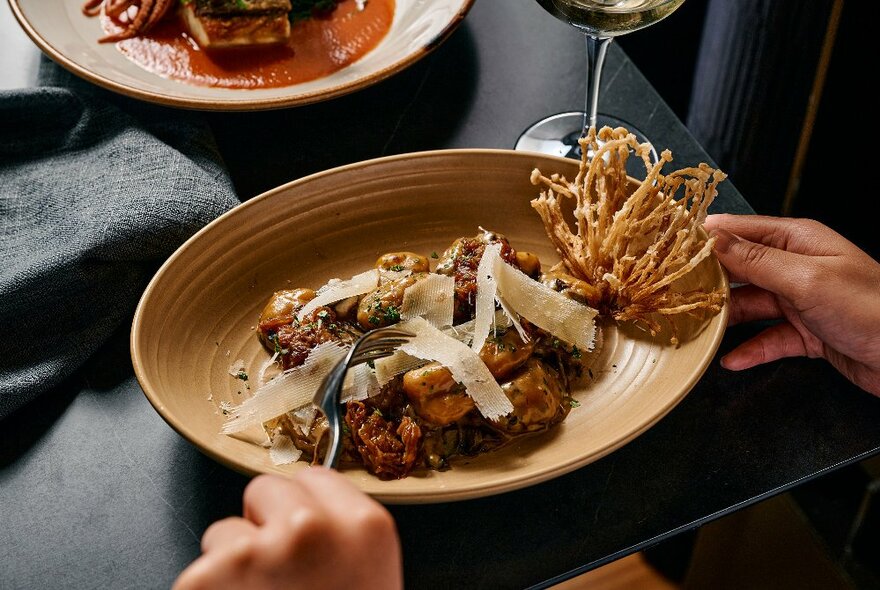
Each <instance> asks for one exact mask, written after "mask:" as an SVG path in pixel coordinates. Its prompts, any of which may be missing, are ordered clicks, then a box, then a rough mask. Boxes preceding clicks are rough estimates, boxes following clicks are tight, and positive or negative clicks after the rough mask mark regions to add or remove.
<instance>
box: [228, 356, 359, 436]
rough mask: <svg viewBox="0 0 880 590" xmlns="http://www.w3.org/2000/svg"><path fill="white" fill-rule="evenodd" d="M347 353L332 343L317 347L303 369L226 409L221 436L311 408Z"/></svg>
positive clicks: (269, 383)
mask: <svg viewBox="0 0 880 590" xmlns="http://www.w3.org/2000/svg"><path fill="white" fill-rule="evenodd" d="M347 352H348V349H347V348H343V347H341V346H338V345H337V344H336V343H334V342H324V343H322V344H319V345H318V346H316V347H315V348H314V349H313V350H312V352H311V353H310V354H309V356H308V358H306V362H305V363H303V364H302V365H300V366H298V367H295V368H293V369H290V370H289V371H285V372H283V373H281V374H280V375H278V376H277V377H275V378H273V379H272V380H270V381H269V382H268V383H266V384H265V385H264V386H262V387H260V388H259V389H257V390H256V391H255V392H254V396H253V397H252V398H250V399H248V400H245V402H244V403H242V404H241V405H239V406H235V407H233V408H230V409H229V416H228V418H227V420H226V423H225V424H223V428H222V429H221V432H222V433H223V434H230V433H233V432H241V431H242V430H245V429H246V428H248V427H250V426H255V425H260V424H262V423H263V422H266V421H267V420H271V419H272V418H276V417H278V416H280V415H281V414H284V413H285V412H289V411H291V410H295V409H297V408H299V407H301V406H304V405H306V404H310V403H311V402H312V399H313V398H314V396H315V392H316V391H318V387H319V386H320V385H321V381H322V380H323V379H324V377H325V376H326V375H327V373H329V372H330V370H331V369H332V368H333V366H334V365H335V364H336V363H338V362H339V361H340V360H341V359H342V358H343V357H344V356H345V355H346V353H347Z"/></svg>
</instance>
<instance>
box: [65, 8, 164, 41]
mask: <svg viewBox="0 0 880 590" xmlns="http://www.w3.org/2000/svg"><path fill="white" fill-rule="evenodd" d="M174 3H175V0H86V2H85V4H83V6H82V11H83V14H85V15H86V16H98V15H99V14H100V13H101V8H102V7H103V9H104V14H105V15H107V16H108V17H109V18H110V19H112V20H113V22H114V23H116V24H118V25H119V26H121V27H122V30H121V31H119V32H118V33H112V34H110V35H106V36H104V37H102V38H101V39H99V40H98V41H99V42H100V43H115V42H116V41H123V40H125V39H131V38H132V37H136V36H138V35H141V34H143V33H146V32H147V31H148V30H150V29H151V28H152V27H153V25H155V24H156V23H158V22H159V21H160V20H162V17H164V16H165V15H166V14H167V13H168V10H169V9H170V8H171V7H172V6H174Z"/></svg>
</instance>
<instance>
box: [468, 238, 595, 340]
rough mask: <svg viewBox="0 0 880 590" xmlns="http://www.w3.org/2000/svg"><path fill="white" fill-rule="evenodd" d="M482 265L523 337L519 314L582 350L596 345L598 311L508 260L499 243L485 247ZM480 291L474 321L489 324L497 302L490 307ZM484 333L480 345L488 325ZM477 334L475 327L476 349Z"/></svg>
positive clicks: (497, 298) (484, 324)
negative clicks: (537, 279)
mask: <svg viewBox="0 0 880 590" xmlns="http://www.w3.org/2000/svg"><path fill="white" fill-rule="evenodd" d="M479 269H481V271H482V272H483V273H484V274H486V273H488V274H491V275H492V277H493V278H494V282H495V286H496V291H495V293H494V298H495V299H496V300H497V301H498V302H499V303H500V304H501V307H502V309H504V310H505V312H506V313H507V315H508V316H509V317H510V319H511V320H512V321H513V324H514V327H516V328H517V331H519V332H520V337H522V336H523V334H524V332H523V330H522V326H520V325H519V322H518V321H517V320H518V317H517V316H521V317H523V318H525V319H527V320H528V321H530V322H531V323H533V324H535V325H536V326H538V327H539V328H541V329H542V330H544V331H546V332H549V333H550V334H553V336H555V337H556V338H559V339H560V340H563V341H565V342H567V343H568V344H573V345H575V346H577V347H578V348H580V349H581V350H592V349H593V342H594V340H595V336H596V323H595V318H596V315H598V313H599V312H598V311H596V310H595V309H593V308H592V307H589V306H587V305H584V304H582V303H578V302H577V301H574V300H573V299H569V298H568V297H566V296H565V295H562V294H561V293H558V292H556V291H554V290H553V289H551V288H550V287H548V286H546V285H544V284H543V283H539V282H538V281H535V280H533V279H531V278H529V276H528V275H526V274H525V273H523V272H521V271H520V270H518V269H516V268H514V267H512V266H510V265H509V264H507V263H505V262H504V259H502V258H501V248H500V246H496V245H492V246H487V247H486V249H485V251H484V252H483V258H482V259H481V260H480V266H479ZM480 278H481V277H480ZM478 280H479V278H478ZM487 284H488V285H491V281H487ZM481 295H482V294H481V293H478V294H477V310H476V313H477V315H476V318H475V322H476V325H477V326H488V320H487V318H488V317H489V314H490V313H494V311H495V310H494V304H493V305H492V307H491V308H490V307H489V303H486V300H487V298H486V297H484V299H483V302H482V306H481V305H480V296H481ZM484 329H485V328H484ZM485 334H486V336H484V337H483V342H481V343H480V348H482V345H483V343H485V338H486V337H487V336H488V329H485ZM478 336H480V333H478V332H477V331H476V329H475V330H474V344H473V348H474V349H475V350H479V348H477V337H478Z"/></svg>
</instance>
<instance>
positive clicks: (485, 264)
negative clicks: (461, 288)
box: [471, 244, 501, 352]
mask: <svg viewBox="0 0 880 590" xmlns="http://www.w3.org/2000/svg"><path fill="white" fill-rule="evenodd" d="M490 251H491V254H490ZM500 256H501V244H490V245H488V246H486V249H485V250H483V257H482V258H480V264H479V265H477V299H476V302H475V303H474V309H475V310H476V313H475V314H474V341H473V343H472V344H471V348H473V349H474V350H476V351H477V352H479V351H480V349H482V348H483V345H484V344H485V343H486V339H487V338H488V337H489V330H490V329H491V328H492V324H493V323H494V321H495V294H496V292H497V291H498V282H497V281H496V280H495V258H496V257H500Z"/></svg>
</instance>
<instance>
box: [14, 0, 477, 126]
mask: <svg viewBox="0 0 880 590" xmlns="http://www.w3.org/2000/svg"><path fill="white" fill-rule="evenodd" d="M19 2H20V0H8V3H9V7H10V8H11V10H12V14H13V15H15V19H16V20H17V21H18V24H19V25H20V26H21V28H22V29H23V30H24V32H25V33H26V34H27V36H28V37H30V39H31V41H33V42H34V43H35V44H36V45H37V47H39V48H40V50H42V51H43V52H44V53H45V54H46V55H48V56H49V57H50V58H52V60H53V61H55V62H56V63H58V64H59V65H60V66H62V67H64V68H65V69H66V70H68V71H70V72H72V73H73V74H75V75H77V76H79V77H81V78H83V79H85V80H88V81H89V82H92V83H93V84H96V85H98V86H101V87H102V88H105V89H107V90H111V91H113V92H117V93H119V94H122V95H125V96H129V97H131V98H136V99H139V100H144V101H147V102H152V103H156V104H161V105H164V106H170V107H179V108H184V109H191V110H205V111H253V110H273V109H283V108H287V107H296V106H304V105H308V104H313V103H316V102H322V101H325V100H330V99H332V98H338V97H340V96H344V95H347V94H351V93H353V92H356V91H358V90H361V89H363V88H366V87H368V86H372V85H374V84H377V83H379V82H381V81H382V80H385V79H386V78H389V77H391V76H392V75H394V74H396V73H398V72H400V71H402V70H404V69H406V68H408V67H409V66H410V65H412V64H414V63H415V62H417V61H419V60H420V59H422V58H424V57H425V56H426V55H428V54H429V53H431V52H432V51H434V50H435V49H436V48H437V47H439V46H440V45H442V44H443V43H444V42H445V41H446V40H447V39H448V38H449V36H450V35H452V33H454V32H455V30H456V29H457V28H458V26H459V25H460V24H461V22H462V21H463V20H464V18H465V17H466V16H467V14H468V12H470V9H471V7H472V6H473V4H474V2H476V0H464V4H463V5H462V7H461V9H460V10H459V12H458V13H456V15H455V17H454V18H452V19H451V20H450V21H449V23H447V24H446V26H445V27H444V28H443V30H442V31H440V33H438V34H437V36H436V37H435V38H434V39H432V40H431V41H430V42H428V43H427V44H425V45H424V46H423V47H421V48H420V50H418V51H413V52H411V53H409V54H407V55H406V56H405V57H404V58H403V59H401V60H399V61H397V62H395V63H393V64H391V65H390V66H387V67H385V68H383V69H381V70H377V71H375V72H373V73H371V74H370V75H368V76H363V77H361V78H358V79H356V80H354V81H352V82H349V83H347V84H340V85H338V86H334V87H332V88H329V89H326V90H320V91H314V92H306V93H300V94H294V95H291V96H281V97H276V98H263V99H240V100H217V99H210V98H195V97H187V96H179V95H173V94H163V93H160V92H149V91H145V90H140V89H138V88H133V87H131V86H128V85H126V84H121V83H119V82H117V81H115V80H113V79H111V78H108V77H106V76H102V75H100V74H96V73H95V72H93V71H91V70H90V69H88V68H86V67H83V66H81V65H80V64H78V63H76V62H75V61H74V60H72V59H70V58H68V57H67V56H66V55H65V54H64V53H63V52H62V51H60V50H59V49H57V48H56V47H55V46H54V45H52V43H51V42H50V41H49V40H48V39H46V38H44V36H43V35H40V33H38V32H37V31H36V29H34V27H33V26H32V25H31V23H30V22H29V21H28V20H27V18H26V17H25V16H24V12H23V11H22V9H21V6H20V5H19ZM133 67H136V66H133Z"/></svg>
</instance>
